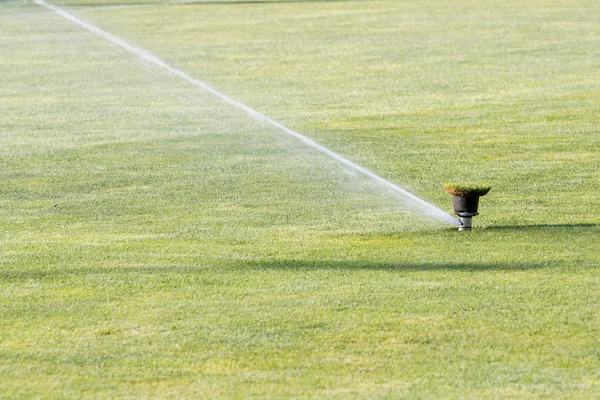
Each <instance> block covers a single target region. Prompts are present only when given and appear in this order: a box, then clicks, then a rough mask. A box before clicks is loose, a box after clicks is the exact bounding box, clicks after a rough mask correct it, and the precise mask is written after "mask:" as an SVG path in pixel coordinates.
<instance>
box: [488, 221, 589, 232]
mask: <svg viewBox="0 0 600 400" xmlns="http://www.w3.org/2000/svg"><path fill="white" fill-rule="evenodd" d="M570 228H573V229H577V228H600V224H591V223H587V224H531V225H500V226H488V227H486V228H483V229H482V230H486V231H518V230H523V229H570Z"/></svg>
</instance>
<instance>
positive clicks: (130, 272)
mask: <svg viewBox="0 0 600 400" xmlns="http://www.w3.org/2000/svg"><path fill="white" fill-rule="evenodd" d="M560 266H562V265H561V264H560V263H559V262H556V263H553V262H548V261H547V262H512V263H476V262H464V263H457V262H448V263H427V262H424V263H414V262H413V263H411V262H373V261H309V260H293V259H265V260H253V261H234V262H218V263H212V264H208V265H202V266H199V265H186V266H182V265H149V266H144V267H139V266H136V267H127V266H119V267H115V266H106V267H102V266H99V267H98V266H95V267H85V266H82V267H79V268H78V267H63V268H49V269H39V270H36V269H26V270H23V269H12V270H2V271H0V282H11V281H13V282H14V281H21V280H29V279H33V280H36V279H49V280H62V279H64V278H65V277H73V278H76V277H81V276H85V277H93V276H106V275H114V276H123V275H126V276H127V277H128V279H129V278H131V277H132V276H136V275H139V276H140V277H143V276H147V275H155V276H163V277H166V276H174V275H199V276H205V275H206V274H207V273H208V274H214V273H223V274H224V275H225V274H232V273H241V274H244V273H256V272H259V271H300V272H301V271H305V272H316V271H338V272H360V271H382V272H383V271H385V272H393V273H404V272H424V271H448V272H453V271H455V272H483V271H526V270H534V269H541V268H555V267H560ZM76 279H78V278H76ZM144 279H146V278H144Z"/></svg>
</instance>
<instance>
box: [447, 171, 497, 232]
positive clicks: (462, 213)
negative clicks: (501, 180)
mask: <svg viewBox="0 0 600 400" xmlns="http://www.w3.org/2000/svg"><path fill="white" fill-rule="evenodd" d="M491 188H492V187H491V186H488V185H471V184H466V183H446V184H444V189H446V192H448V193H449V194H451V195H452V196H454V213H455V214H456V215H458V216H459V220H460V226H459V227H458V230H459V231H470V230H473V226H472V219H473V217H474V216H476V215H478V214H479V212H478V208H479V198H480V197H481V196H485V195H486V194H488V192H489V191H490V189H491Z"/></svg>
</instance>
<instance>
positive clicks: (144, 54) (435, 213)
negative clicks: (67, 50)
mask: <svg viewBox="0 0 600 400" xmlns="http://www.w3.org/2000/svg"><path fill="white" fill-rule="evenodd" d="M34 3H36V4H38V5H40V6H42V7H45V8H48V9H50V10H52V11H54V12H55V13H56V14H58V15H60V16H61V17H63V18H65V19H66V20H68V21H70V22H72V23H74V24H75V25H78V26H80V27H81V28H83V29H85V30H87V31H89V32H92V33H94V34H96V35H98V36H101V37H103V38H105V39H106V40H109V41H111V42H112V43H114V44H115V45H117V46H119V47H121V48H123V49H125V50H126V51H128V52H129V53H131V54H133V55H135V56H137V57H139V58H141V59H144V60H146V61H149V62H151V63H153V64H155V65H157V66H158V67H160V68H163V69H165V70H166V71H168V72H170V73H172V74H175V75H177V76H179V77H180V78H182V79H184V80H186V81H188V82H189V83H191V84H193V85H196V86H199V87H201V88H202V89H204V90H206V91H207V92H209V93H212V94H213V95H215V96H217V97H219V98H220V99H221V100H223V101H225V102H226V103H229V104H231V105H233V106H235V107H237V108H239V109H241V110H244V111H245V112H246V113H248V114H249V115H250V116H252V117H253V118H255V119H257V120H260V121H264V122H266V123H268V124H271V125H273V126H274V127H276V128H278V129H280V130H281V131H283V132H285V133H287V134H289V135H291V136H293V137H295V138H296V139H298V140H300V141H301V142H302V143H304V144H306V145H308V146H310V147H312V148H314V149H316V150H318V151H320V152H322V153H325V154H327V155H328V156H330V157H332V158H334V159H335V160H337V161H339V162H340V163H342V164H344V165H346V166H348V167H350V168H352V169H353V170H355V171H357V172H359V173H361V174H362V175H365V176H367V177H368V178H370V179H372V180H373V181H374V182H376V183H378V184H379V185H382V186H384V187H386V188H388V189H390V190H391V191H392V192H394V193H396V194H397V195H401V196H402V198H404V199H410V200H412V202H413V203H414V205H415V206H417V207H418V209H419V210H421V211H422V212H423V213H425V214H427V215H429V216H431V217H433V218H435V219H437V220H439V221H443V222H446V223H448V224H451V225H456V226H458V225H460V222H458V220H457V219H456V218H454V217H452V216H451V215H450V214H448V213H447V212H445V211H443V210H441V209H440V208H438V207H436V206H434V205H433V204H430V203H428V202H426V201H425V200H423V199H421V198H419V197H417V196H415V195H414V194H412V193H409V192H407V191H406V190H404V189H402V188H401V187H400V186H398V185H396V184H394V183H392V182H390V181H388V180H386V179H384V178H382V177H380V176H379V175H377V174H375V173H373V172H371V171H369V170H368V169H366V168H364V167H362V166H360V165H358V164H356V163H354V162H352V161H350V160H348V159H346V158H344V157H342V156H341V155H339V154H337V153H336V152H334V151H331V150H329V149H328V148H327V147H324V146H322V145H320V144H319V143H317V142H315V141H314V140H312V139H309V138H308V137H306V136H304V135H302V134H300V133H298V132H296V131H293V130H291V129H290V128H288V127H286V126H283V125H281V124H280V123H279V122H277V121H275V120H273V119H271V118H269V117H267V116H266V115H264V114H261V113H259V112H258V111H256V110H254V109H253V108H250V107H248V106H247V105H245V104H243V103H240V102H239V101H237V100H235V99H232V98H231V97H229V96H227V95H225V94H223V93H221V92H219V91H218V90H216V89H214V88H213V87H211V86H210V85H208V84H207V83H205V82H202V81H200V80H198V79H196V78H194V77H192V76H190V75H188V74H187V73H185V72H183V71H182V70H180V69H177V68H173V67H171V66H170V65H168V64H167V63H165V62H164V61H163V60H161V59H160V58H158V57H156V56H154V55H152V54H150V53H149V52H148V51H146V50H144V49H140V48H138V47H135V46H133V45H131V44H129V43H127V42H126V41H125V40H123V39H121V38H119V37H118V36H115V35H112V34H110V33H108V32H105V31H103V30H102V29H100V28H98V27H96V26H94V25H92V24H90V23H88V22H85V21H82V20H80V19H79V18H77V17H75V16H74V15H72V14H70V13H68V12H67V11H65V10H63V9H61V8H59V7H57V6H55V5H52V4H50V3H47V2H45V1H44V0H34Z"/></svg>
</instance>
